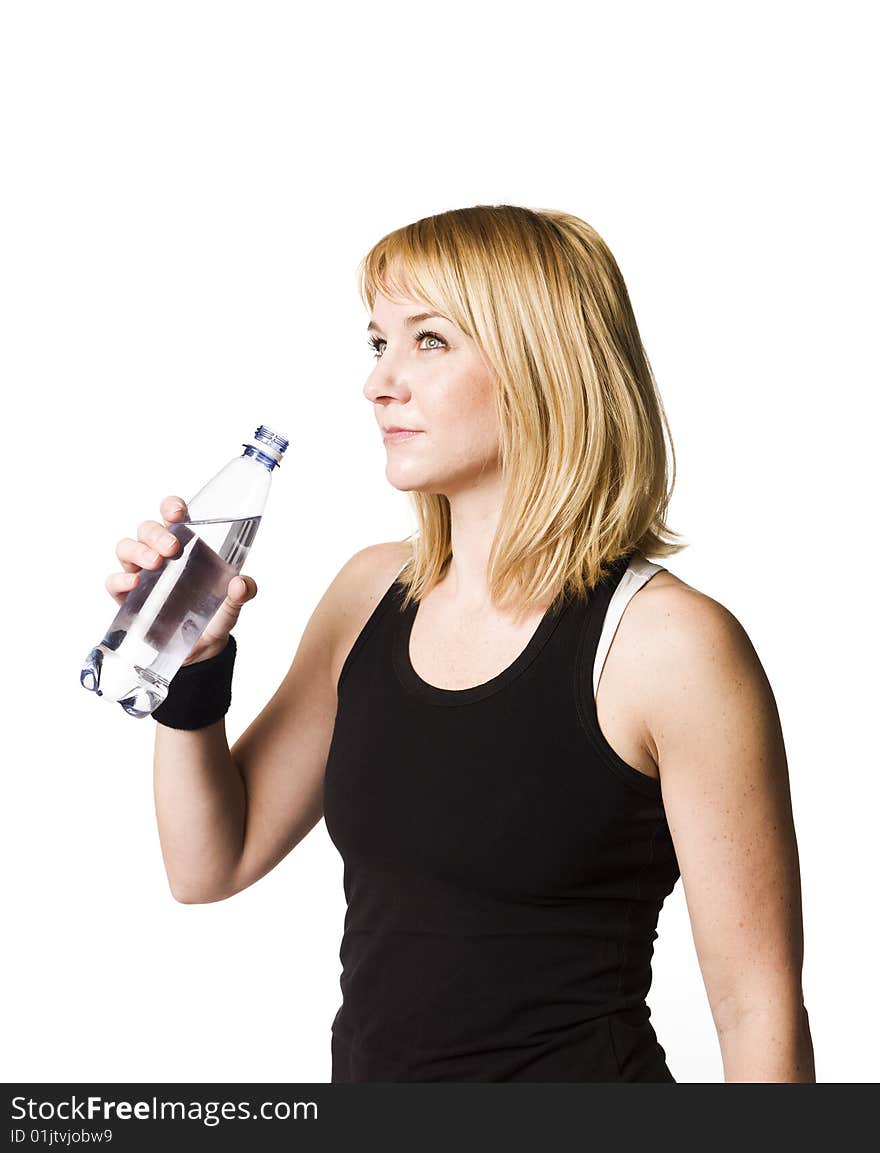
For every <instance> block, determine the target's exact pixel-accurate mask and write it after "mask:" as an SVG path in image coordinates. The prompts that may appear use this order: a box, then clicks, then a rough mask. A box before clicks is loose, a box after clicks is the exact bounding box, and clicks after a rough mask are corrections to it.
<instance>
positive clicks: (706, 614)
mask: <svg viewBox="0 0 880 1153" xmlns="http://www.w3.org/2000/svg"><path fill="white" fill-rule="evenodd" d="M663 595H664V597H665V598H666V599H665V605H664V611H662V612H660V613H658V614H656V616H655V620H656V621H657V626H656V629H657V631H656V632H655V633H653V634H652V636H651V641H650V645H649V649H650V652H651V654H652V656H651V658H650V661H649V662H648V663H649V666H650V670H649V675H648V679H647V680H646V684H645V699H646V700H647V701H648V706H647V711H648V716H649V729H650V732H651V737H652V740H653V743H654V746H655V749H656V759H657V764H658V767H659V770H660V779H661V786H662V791H663V802H664V806H665V809H666V813H667V818H668V821H669V827H670V832H671V834H672V838H673V842H674V845H675V849H676V855H677V857H678V861H679V866H680V868H681V874H682V881H683V884H684V890H685V896H686V899H687V906H688V912H689V915H690V919H691V926H692V930H693V936H694V943H695V946H696V950H697V955H698V959H699V963H700V968H701V971H702V974H703V980H704V984H705V986H706V991H707V993H708V997H709V1003H710V1006H711V1010H712V1015H713V1019H714V1022H715V1027H716V1030H717V1033H718V1038H719V1043H720V1046H721V1051H722V1057H723V1062H724V1077H725V1081H773V1082H795V1081H807V1082H813V1081H815V1068H814V1061H813V1048H812V1040H811V1037H810V1028H809V1022H808V1017H807V1011H806V1008H805V1006H804V1001H803V990H802V981H801V971H802V965H803V949H804V941H803V923H802V908H801V887H800V870H799V863H798V851H797V841H796V837H795V829H794V821H793V817H792V808H791V796H790V791H789V779H788V766H787V761H786V755H785V747H784V743H783V737H782V731H781V726H780V721H779V716H778V713H777V709H776V703H775V700H774V697H773V692H772V689H771V687H770V684H769V682H768V680H767V677H766V674H765V672H764V669H763V668H762V666H761V663H760V660H759V659H758V656H757V653H756V652H755V650H754V648H753V646H752V644H751V642H750V640H749V638H748V636H747V635H746V633H745V631H744V630H743V628H742V626H741V625H740V623H739V621H737V619H736V618H735V617H734V616H733V615H732V614H731V613H730V612H729V611H728V610H727V609H725V608H724V607H723V606H722V605H720V604H718V603H717V602H716V601H714V600H712V599H711V598H709V597H705V596H703V595H702V594H700V593H698V592H696V591H695V590H693V589H690V588H689V587H687V588H684V589H674V590H664V594H663Z"/></svg>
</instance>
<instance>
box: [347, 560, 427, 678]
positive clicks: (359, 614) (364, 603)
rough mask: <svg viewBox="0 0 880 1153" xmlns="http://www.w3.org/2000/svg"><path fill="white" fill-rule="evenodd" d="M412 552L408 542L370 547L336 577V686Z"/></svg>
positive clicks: (348, 563)
mask: <svg viewBox="0 0 880 1153" xmlns="http://www.w3.org/2000/svg"><path fill="white" fill-rule="evenodd" d="M410 550H411V546H410V543H409V541H408V540H402V541H383V542H382V543H380V544H373V545H368V546H367V547H366V548H362V549H359V550H358V552H356V553H354V554H353V555H352V556H351V557H350V558H349V559H348V560H347V561H346V562H345V564H344V565H343V566H342V568H341V569H340V570H339V572H338V573H337V575H336V578H335V579H334V581H333V584H332V585H331V589H332V594H331V596H332V610H333V622H334V637H333V656H332V671H333V683H334V684H336V683H337V681H338V679H339V673H340V671H341V670H342V666H343V665H344V664H345V658H346V657H347V656H348V653H349V650H350V649H351V647H352V645H353V644H354V642H355V641H356V640H357V638H358V636H359V634H360V632H361V630H362V629H363V627H364V625H365V624H366V623H367V621H368V620H369V619H370V617H371V616H372V614H373V611H374V610H375V608H376V605H377V604H378V603H379V601H380V600H381V599H382V597H383V596H384V595H385V593H386V592H387V591H388V589H389V588H390V587H391V584H392V582H393V580H394V578H395V577H396V576H397V574H398V573H399V572H400V570H401V568H402V567H403V565H404V564H405V563H406V561H407V559H408V558H409V555H410ZM328 592H329V590H328Z"/></svg>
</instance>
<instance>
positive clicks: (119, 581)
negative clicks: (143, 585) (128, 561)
mask: <svg viewBox="0 0 880 1153" xmlns="http://www.w3.org/2000/svg"><path fill="white" fill-rule="evenodd" d="M137 583H138V574H137V573H136V572H124V573H122V572H114V573H111V574H110V575H109V576H108V577H107V579H106V580H105V581H104V587H105V588H106V590H107V592H108V593H109V594H110V595H111V596H112V597H113V598H114V600H123V599H124V597H125V596H126V595H127V594H128V593H130V592H131V590H132V589H133V588H136V587H137Z"/></svg>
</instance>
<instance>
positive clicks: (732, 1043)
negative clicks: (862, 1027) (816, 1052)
mask: <svg viewBox="0 0 880 1153" xmlns="http://www.w3.org/2000/svg"><path fill="white" fill-rule="evenodd" d="M718 1040H719V1042H720V1045H721V1055H722V1059H723V1062H724V1080H725V1081H726V1082H733V1081H773V1082H777V1083H779V1082H809V1083H815V1080H816V1069H815V1064H814V1059H813V1041H812V1037H811V1035H810V1022H809V1017H808V1015H807V1010H806V1008H805V1007H804V1006H803V1005H800V1006H796V1007H794V1008H791V1009H789V1008H784V1009H780V1008H778V1007H776V1006H772V1005H768V1007H766V1008H763V1007H762V1008H757V1007H753V1008H751V1009H749V1010H748V1011H747V1012H744V1013H742V1014H741V1015H740V1016H739V1017H737V1018H736V1020H735V1021H733V1022H732V1023H731V1024H729V1025H727V1027H725V1028H723V1029H719V1030H718Z"/></svg>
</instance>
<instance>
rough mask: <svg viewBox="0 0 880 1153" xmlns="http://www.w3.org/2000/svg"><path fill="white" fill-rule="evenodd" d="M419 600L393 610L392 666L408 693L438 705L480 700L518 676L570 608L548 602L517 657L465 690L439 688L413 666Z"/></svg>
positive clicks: (538, 651) (532, 659)
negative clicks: (411, 652)
mask: <svg viewBox="0 0 880 1153" xmlns="http://www.w3.org/2000/svg"><path fill="white" fill-rule="evenodd" d="M418 607H419V606H418V603H417V602H416V601H413V602H411V603H410V604H409V605H408V606H407V608H406V609H405V610H404V612H402V613H401V612H400V611H399V609H398V612H397V613H396V617H397V619H396V622H395V636H394V645H393V660H394V669H395V672H396V673H397V677H398V680H399V681H400V683H401V685H402V686H403V687H404V688H405V689H406V690H407V691H408V692H410V693H412V694H413V695H415V696H417V697H421V698H422V699H423V700H426V701H430V702H431V703H432V704H438V705H465V704H470V703H471V702H472V701H481V700H484V699H485V698H486V697H489V696H492V694H493V693H497V692H499V691H500V690H501V689H503V688H505V686H507V685H509V684H510V683H511V681H513V680H515V679H516V678H517V677H518V676H520V675H521V674H522V673H523V672H525V670H526V669H527V668H528V667H529V665H530V664H531V663H532V661H534V659H535V658H536V657H537V656H538V654H539V653H540V651H541V649H543V647H544V646H545V645H546V643H547V641H548V640H549V639H550V637H551V636H552V634H553V631H554V629H555V628H556V626H557V625H558V624H559V622H560V620H561V619H562V617H563V616H564V615H565V613H566V612H567V611H568V609H569V608H570V607H571V602H570V601H568V602H566V603H565V604H563V605H562V607H561V608H560V607H558V606H554V605H550V606H549V608H548V609H547V611H546V612H545V613H544V615H543V616H542V617H541V620H540V621H539V622H538V626H537V628H536V629H535V631H534V632H533V633H532V635H531V637H530V638H529V640H528V642H527V643H526V646H525V648H524V649H522V651H521V652H520V653H519V655H518V656H517V657H515V658H514V660H513V661H512V662H511V663H510V664H509V665H508V666H507V668H505V669H502V670H501V672H500V673H498V674H497V675H496V676H494V677H491V678H490V679H489V680H487V681H483V683H482V684H479V685H471V686H470V687H468V688H464V689H448V688H441V687H440V686H439V685H432V684H430V683H429V682H428V681H426V680H424V679H423V678H422V677H420V676H419V674H418V673H417V672H416V670H415V669H414V668H413V664H412V661H411V660H410V656H409V641H410V636H411V634H412V628H413V624H414V623H415V619H416V613H417V612H418Z"/></svg>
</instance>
